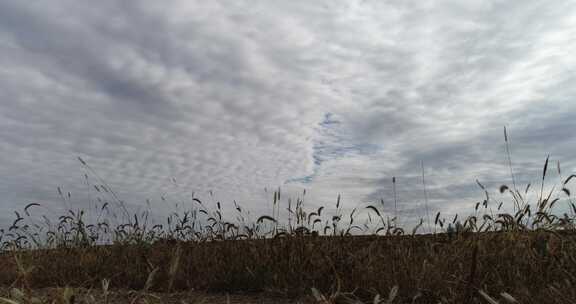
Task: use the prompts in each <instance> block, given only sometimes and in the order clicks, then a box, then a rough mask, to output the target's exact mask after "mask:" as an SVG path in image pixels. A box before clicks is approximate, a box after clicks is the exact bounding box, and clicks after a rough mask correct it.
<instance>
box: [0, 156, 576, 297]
mask: <svg viewBox="0 0 576 304" xmlns="http://www.w3.org/2000/svg"><path fill="white" fill-rule="evenodd" d="M80 162H81V163H82V165H84V166H86V167H87V168H89V169H91V168H90V167H89V165H88V164H87V163H86V162H85V161H83V160H82V159H80ZM548 166H549V162H548V160H546V162H545V164H544V169H543V171H542V185H540V186H539V187H534V188H536V190H530V187H529V186H528V187H525V189H522V190H519V189H515V187H508V186H506V185H503V186H501V187H500V189H499V190H500V192H502V193H509V194H510V196H509V197H510V203H512V204H514V206H515V209H516V210H517V211H516V212H515V213H514V214H507V213H503V212H502V211H500V210H501V207H502V202H498V201H494V200H493V199H491V197H490V196H489V195H488V191H486V192H485V193H486V195H485V197H484V198H483V200H482V201H480V202H478V203H477V204H476V205H475V208H474V212H473V214H472V215H470V216H468V217H466V218H462V219H458V217H457V216H455V217H453V218H450V219H446V218H444V217H443V216H442V214H441V213H437V214H435V217H433V219H432V220H433V223H432V224H433V225H434V227H435V229H436V230H437V233H428V234H424V233H422V231H419V229H422V226H423V223H424V220H422V221H420V224H419V225H416V226H415V227H413V228H412V229H410V230H409V231H408V230H406V229H404V228H402V227H399V226H396V224H395V222H396V219H395V218H389V217H388V216H385V215H384V213H383V212H382V211H381V209H380V207H379V206H377V205H369V206H368V207H366V208H364V209H363V210H357V209H354V210H352V211H351V212H349V213H346V214H344V212H343V211H342V206H341V204H340V200H338V201H337V202H336V205H335V206H336V211H337V212H336V215H333V216H329V217H328V218H326V215H325V213H326V211H325V210H324V209H325V208H324V207H320V208H314V209H311V210H307V209H306V207H305V204H304V202H303V200H302V199H297V200H296V201H294V202H292V201H289V203H288V206H283V207H282V208H287V209H288V211H289V212H288V218H287V219H280V218H278V216H277V214H278V210H279V208H281V207H280V199H281V193H280V190H278V191H276V192H275V193H274V200H273V202H272V204H273V208H274V209H273V210H274V211H273V212H272V214H270V215H262V216H260V217H259V218H258V219H257V220H256V221H254V222H248V221H246V220H245V218H244V217H243V214H244V212H245V211H244V210H243V208H242V207H241V206H239V205H237V204H236V203H235V205H234V209H235V210H234V214H235V217H230V216H228V217H227V216H225V215H224V210H223V208H222V207H221V205H220V203H218V204H217V206H216V208H215V209H214V210H210V209H209V208H207V207H206V206H205V205H204V203H203V202H202V201H201V200H199V199H197V198H194V199H193V201H194V203H195V205H194V206H193V207H191V208H190V210H186V211H183V212H182V213H173V214H171V215H170V216H169V217H168V218H167V219H166V222H165V223H164V224H155V225H151V224H149V212H148V211H144V212H139V213H130V212H129V211H128V210H127V208H125V207H124V206H123V203H122V201H120V200H114V198H115V194H114V192H113V191H112V189H111V188H110V187H109V186H107V185H96V187H97V189H99V191H101V192H102V193H103V198H106V197H107V198H108V199H109V200H108V201H105V200H102V205H100V206H99V210H100V214H99V215H98V216H96V217H92V218H95V219H96V220H89V217H88V215H87V212H84V211H82V210H73V209H71V210H68V212H67V213H66V214H64V215H62V216H60V217H59V218H57V219H55V220H54V219H49V218H48V217H46V216H42V215H40V216H37V215H35V214H34V211H35V210H39V206H40V204H29V205H28V206H26V207H25V208H24V209H23V210H18V211H16V212H15V215H16V218H15V220H14V222H13V224H12V225H11V226H10V227H9V228H7V229H3V230H2V231H1V238H2V239H1V244H2V255H1V256H0V269H1V271H0V285H1V286H3V289H2V291H1V292H2V296H3V298H2V300H0V302H2V301H3V302H4V303H42V302H45V303H120V302H126V303H574V301H575V299H576V288H574V287H575V286H574V284H575V283H576V277H575V276H576V256H575V255H574V252H576V234H575V233H574V219H575V214H576V206H575V205H574V203H573V201H572V197H571V192H570V190H569V185H570V182H571V181H572V180H573V179H576V178H574V177H576V176H575V175H570V176H569V177H567V178H566V179H564V180H563V181H561V185H559V187H555V188H552V190H549V191H544V182H545V179H546V174H547V172H548V170H551V169H549V168H548ZM558 171H560V168H559V166H558ZM478 185H479V187H481V188H482V189H484V186H483V185H482V184H480V183H478ZM555 189H557V190H555ZM58 190H59V192H60V194H61V196H62V198H63V199H64V200H65V199H66V195H65V193H64V192H63V191H62V190H61V189H58ZM529 191H536V192H537V194H538V199H537V201H535V202H528V201H526V200H525V197H526V194H527V193H528V192H529ZM557 204H565V205H566V206H568V207H569V208H568V210H569V212H566V213H563V214H559V213H558V212H555V208H557ZM110 214H113V215H114V216H111V215H110ZM362 214H363V215H365V218H366V217H367V218H368V220H366V221H365V222H359V218H360V215H362ZM112 218H114V221H112ZM229 218H235V219H234V220H230V219H229ZM114 222H115V223H116V224H113V223H114Z"/></svg>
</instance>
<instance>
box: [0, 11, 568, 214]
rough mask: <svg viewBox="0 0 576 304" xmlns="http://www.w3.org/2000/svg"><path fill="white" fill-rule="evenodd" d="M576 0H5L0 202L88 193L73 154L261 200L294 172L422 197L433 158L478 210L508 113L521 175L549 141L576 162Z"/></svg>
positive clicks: (115, 181) (549, 147)
mask: <svg viewBox="0 0 576 304" xmlns="http://www.w3.org/2000/svg"><path fill="white" fill-rule="evenodd" d="M574 6H575V5H574V4H573V3H571V2H570V1H557V2H555V3H554V5H550V3H549V2H545V1H523V2H522V3H520V2H501V1H477V2H471V1H469V2H466V4H465V5H464V4H462V2H460V1H446V2H435V1H387V2H379V1H369V0H366V1H347V2H339V1H314V2H310V1H289V2H287V1H238V2H234V3H230V2H224V1H210V2H205V1H173V2H170V3H169V4H168V3H165V2H162V3H160V2H158V3H156V2H154V3H152V2H130V3H128V2H121V1H112V0H108V1H99V2H98V3H97V4H95V3H90V4H89V5H88V4H84V3H81V2H76V1H65V0H63V1H58V2H54V1H36V2H23V1H12V0H0V54H1V55H2V56H0V64H1V65H0V66H1V67H0V126H1V127H2V128H1V129H0V149H1V150H0V151H2V153H1V154H0V155H1V156H0V166H1V167H2V168H4V174H3V178H2V181H3V182H2V183H0V184H1V185H0V195H2V197H3V199H4V200H5V201H6V204H4V207H3V208H4V210H2V212H4V211H6V210H11V209H13V208H15V207H18V206H22V205H24V204H26V203H28V202H29V201H31V200H33V201H40V202H53V201H57V197H56V193H55V190H54V189H55V187H56V186H57V185H66V186H67V187H69V188H71V189H73V190H74V191H75V192H78V193H79V194H78V200H79V201H81V200H83V198H84V197H85V196H87V195H88V194H86V191H85V190H84V186H82V177H81V176H82V174H83V172H82V170H81V169H80V166H79V165H78V164H77V162H76V161H75V157H76V156H78V155H79V156H82V157H84V158H85V159H86V160H87V161H88V162H89V163H90V164H91V165H92V166H93V167H94V168H95V169H96V170H97V171H98V172H100V174H101V175H102V176H103V177H105V179H106V180H107V181H108V182H109V183H110V184H111V185H113V186H115V187H116V188H117V189H118V190H119V192H120V193H121V195H122V196H123V197H124V198H125V199H126V200H128V201H130V202H132V203H134V204H142V203H143V202H144V199H145V198H147V197H150V198H156V199H157V198H158V197H159V195H161V194H162V193H165V192H170V193H174V192H178V193H179V194H177V195H176V194H174V195H175V196H180V197H184V196H185V193H189V192H191V191H196V192H203V193H206V191H208V190H214V191H215V193H216V194H217V196H218V198H219V199H222V200H223V201H224V202H230V201H231V200H232V199H237V200H238V201H240V202H241V203H242V202H243V203H244V205H246V206H248V207H250V208H251V209H255V210H260V209H263V210H265V208H266V207H263V202H262V198H263V197H264V194H263V191H262V189H263V188H264V187H268V188H273V187H276V186H278V185H282V184H284V182H285V181H289V180H293V179H298V178H302V177H308V180H309V183H308V184H306V185H305V186H306V187H309V188H311V189H312V191H311V192H310V200H311V201H312V202H313V203H314V204H318V203H325V202H328V201H333V200H335V197H336V195H337V194H338V193H339V192H340V193H343V194H344V197H345V198H346V199H347V200H349V201H350V204H351V206H353V205H355V204H356V203H357V202H363V201H365V200H370V199H375V198H376V197H378V196H380V195H390V193H389V192H390V183H389V182H387V181H389V180H390V178H391V177H392V176H397V177H398V180H399V187H400V188H399V190H400V191H401V195H402V201H403V202H404V204H406V206H407V207H406V208H410V207H409V206H410V204H411V203H413V202H416V201H420V200H421V193H419V192H418V191H412V190H410V189H411V188H412V187H419V186H417V185H416V184H417V183H418V176H419V174H420V169H419V168H420V161H421V160H424V161H425V163H426V166H427V170H428V174H430V176H429V178H430V179H431V181H430V186H431V200H432V201H433V202H434V207H435V208H443V209H445V210H452V211H454V210H466V209H467V208H469V205H470V203H471V202H470V200H472V201H473V200H475V199H480V198H481V195H482V193H481V192H479V191H475V190H474V187H475V186H474V179H475V178H479V179H489V180H490V182H491V183H492V184H491V185H492V186H494V185H497V184H498V183H500V182H506V179H507V173H506V172H507V171H506V167H505V161H504V160H505V159H504V154H503V143H502V126H503V125H509V127H510V129H511V134H512V140H513V152H514V158H515V163H516V164H517V165H518V166H517V170H519V171H522V172H521V173H519V175H522V174H528V173H530V172H537V169H536V168H539V166H540V162H541V160H543V158H544V156H545V154H546V153H552V154H553V155H554V157H555V159H556V156H557V159H560V160H562V162H563V163H565V166H566V168H567V170H574V169H576V163H575V161H574V158H573V156H572V155H570V153H569V152H568V151H570V150H571V149H573V147H574V145H575V144H576V140H575V137H574V135H573V134H571V132H569V131H568V130H573V129H574V126H575V123H574V120H573V119H572V118H571V117H572V116H573V115H572V114H574V113H575V110H576V103H574V101H573V100H572V99H573V98H574V97H575V95H576V91H575V89H574V86H573V85H572V84H573V83H574V73H573V72H574V68H575V62H574V59H573V58H572V57H573V56H570V54H572V53H574V52H575V51H576V42H575V41H574V39H572V37H574V36H575V35H576V30H575V29H576V24H575V23H576V18H575V15H574V14H573V13H572V12H573V11H574V8H575V7H574ZM327 113H332V114H333V118H334V119H337V120H338V121H340V122H341V123H340V124H338V126H333V125H331V126H328V127H326V126H321V125H319V124H320V123H321V122H322V121H323V120H324V119H325V115H326V114H327ZM327 130H330V131H329V132H328V131H327ZM555 135H557V136H558V137H559V138H555ZM319 143H323V148H322V149H319V148H318V147H319ZM539 143H545V145H540V144H539ZM318 157H320V158H321V159H322V161H321V162H320V163H315V159H317V158H318ZM172 177H174V178H176V180H177V182H178V184H179V187H178V188H174V186H173V185H171V183H170V178H172ZM402 181H406V184H402ZM284 187H285V188H286V189H287V190H286V191H287V192H289V193H296V192H300V190H299V187H300V185H298V184H297V183H289V184H287V185H284ZM463 203H464V204H463Z"/></svg>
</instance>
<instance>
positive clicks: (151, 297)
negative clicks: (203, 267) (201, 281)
mask: <svg viewBox="0 0 576 304" xmlns="http://www.w3.org/2000/svg"><path fill="white" fill-rule="evenodd" d="M66 294H68V295H69V297H68V298H69V299H70V300H68V301H66V300H65V297H66ZM71 297H72V298H71ZM0 298H7V299H11V300H15V302H16V303H54V304H104V303H106V304H132V303H134V304H153V303H158V304H164V303H165V304H296V303H301V304H312V303H315V302H314V301H312V299H300V300H294V299H286V298H282V297H279V296H276V295H271V294H246V295H240V294H232V295H227V294H208V293H203V292H196V291H190V292H176V293H154V292H148V293H143V292H138V291H129V290H113V291H112V290H111V291H109V294H108V295H107V296H106V295H105V294H104V293H103V292H102V291H101V290H97V291H95V290H87V289H80V288H74V289H70V290H68V292H67V291H65V289H64V288H42V289H33V290H31V291H30V292H29V293H25V294H24V298H25V299H24V300H22V299H21V298H22V294H19V292H18V291H16V292H15V291H14V290H11V289H9V288H7V287H0ZM26 298H28V299H32V298H35V299H34V300H26ZM0 303H3V301H2V300H0Z"/></svg>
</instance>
